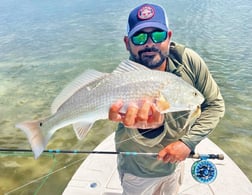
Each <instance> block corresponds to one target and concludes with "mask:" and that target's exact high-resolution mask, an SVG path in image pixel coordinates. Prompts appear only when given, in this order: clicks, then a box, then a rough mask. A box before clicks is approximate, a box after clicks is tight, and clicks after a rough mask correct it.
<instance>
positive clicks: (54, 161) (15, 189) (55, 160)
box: [4, 153, 57, 195]
mask: <svg viewBox="0 0 252 195" xmlns="http://www.w3.org/2000/svg"><path fill="white" fill-rule="evenodd" d="M27 154H28V153H27ZM23 155H25V153H23ZM46 155H47V156H49V157H52V158H53V165H52V167H51V169H50V171H49V172H52V171H53V169H54V168H55V166H56V162H57V159H56V158H55V155H53V154H46ZM13 156H16V154H14V155H13ZM27 156H28V155H27ZM47 175H48V174H47ZM47 175H45V176H42V177H40V178H37V179H34V180H32V181H30V182H27V183H25V184H23V185H21V186H19V187H17V188H14V189H12V190H11V191H9V192H6V193H4V194H5V195H8V194H10V193H13V192H15V191H17V190H20V189H22V188H24V187H26V186H28V185H30V184H32V183H35V182H37V181H39V180H41V179H43V178H45V180H44V181H43V182H42V183H41V184H40V186H39V187H38V189H37V190H36V191H35V192H34V194H37V193H38V192H39V190H40V189H41V188H42V186H43V185H44V184H45V183H46V181H47V179H48V178H49V177H48V176H47Z"/></svg>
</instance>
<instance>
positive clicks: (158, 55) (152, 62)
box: [124, 28, 171, 69]
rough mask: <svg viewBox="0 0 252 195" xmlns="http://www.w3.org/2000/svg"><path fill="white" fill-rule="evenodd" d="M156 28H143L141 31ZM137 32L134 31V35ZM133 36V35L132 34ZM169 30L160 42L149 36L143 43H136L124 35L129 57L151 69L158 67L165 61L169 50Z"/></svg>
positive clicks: (154, 29)
mask: <svg viewBox="0 0 252 195" xmlns="http://www.w3.org/2000/svg"><path fill="white" fill-rule="evenodd" d="M157 30H158V29H156V28H144V29H142V30H141V32H147V33H149V32H154V31H157ZM136 34H138V32H137V33H135V35H136ZM133 36H134V35H133ZM170 37H171V31H169V32H167V37H166V39H165V40H164V41H162V42H160V43H154V42H153V40H152V39H151V37H150V36H148V40H147V42H146V43H145V44H143V45H136V44H134V43H133V42H132V39H131V38H128V37H125V38H124V41H125V45H126V48H127V50H128V51H129V52H130V56H131V59H132V60H134V61H136V62H138V63H140V64H143V65H144V66H146V67H148V68H151V69H158V68H159V67H160V66H161V65H162V64H163V62H164V61H165V59H166V57H167V55H168V52H169V43H170Z"/></svg>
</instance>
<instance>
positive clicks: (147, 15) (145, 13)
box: [137, 5, 155, 20]
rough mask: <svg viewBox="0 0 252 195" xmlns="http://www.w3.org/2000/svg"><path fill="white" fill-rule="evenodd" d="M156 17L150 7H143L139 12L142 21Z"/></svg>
mask: <svg viewBox="0 0 252 195" xmlns="http://www.w3.org/2000/svg"><path fill="white" fill-rule="evenodd" d="M154 15H155V11H154V9H153V8H152V7H151V6H149V5H146V6H143V7H141V8H140V9H139V10H138V14H137V16H138V18H139V19H140V20H148V19H151V18H152V17H153V16H154Z"/></svg>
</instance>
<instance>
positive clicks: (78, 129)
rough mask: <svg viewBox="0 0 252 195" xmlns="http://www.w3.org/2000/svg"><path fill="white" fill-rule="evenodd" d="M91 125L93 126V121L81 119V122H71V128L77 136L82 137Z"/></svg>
mask: <svg viewBox="0 0 252 195" xmlns="http://www.w3.org/2000/svg"><path fill="white" fill-rule="evenodd" d="M92 126H93V123H90V122H87V121H82V122H78V123H75V124H73V129H74V132H75V134H76V136H77V138H78V139H83V138H84V137H85V136H86V135H87V134H88V132H89V130H90V129H91V128H92Z"/></svg>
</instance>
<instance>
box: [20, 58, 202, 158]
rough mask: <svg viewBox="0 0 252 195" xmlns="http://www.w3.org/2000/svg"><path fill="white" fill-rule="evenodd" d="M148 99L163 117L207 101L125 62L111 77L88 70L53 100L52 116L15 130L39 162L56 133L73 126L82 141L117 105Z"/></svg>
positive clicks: (168, 77) (177, 82)
mask: <svg viewBox="0 0 252 195" xmlns="http://www.w3.org/2000/svg"><path fill="white" fill-rule="evenodd" d="M148 98H149V99H152V100H155V104H156V105H157V109H158V111H159V112H161V113H168V112H177V111H186V110H188V111H192V113H193V112H194V111H197V108H199V105H201V104H202V102H203V101H204V97H203V95H202V94H201V93H200V92H199V91H198V90H197V89H195V88H194V87H193V86H192V85H190V84H189V83H187V82H186V81H184V80H183V79H182V78H180V77H178V76H176V75H175V74H172V73H169V72H164V71H158V70H151V69H149V68H146V67H145V66H143V65H141V64H138V63H136V62H133V61H131V60H123V61H122V62H121V63H120V64H119V65H118V67H117V68H116V69H115V70H114V71H112V72H111V73H104V72H100V71H97V70H94V69H87V70H86V71H84V73H82V74H81V75H80V76H78V77H77V78H76V79H74V80H73V81H72V82H71V83H70V84H68V85H67V86H66V87H65V88H64V89H63V90H62V91H61V92H60V93H59V95H58V96H57V97H56V98H55V99H54V101H53V103H52V105H51V115H50V116H47V117H45V118H43V119H39V120H31V121H24V122H20V123H18V124H16V128H19V129H20V130H22V131H23V132H24V133H25V134H26V136H27V139H28V141H29V143H30V146H31V148H32V151H33V153H34V158H35V159H37V158H38V157H39V156H40V155H41V153H42V152H43V150H44V149H45V148H46V146H47V144H48V142H49V140H50V139H51V137H52V136H53V134H54V133H55V132H56V131H57V130H59V129H61V128H63V127H65V126H68V125H73V130H74V132H75V134H76V136H77V138H78V139H83V138H84V137H85V136H86V135H87V133H88V132H89V131H90V129H91V128H92V126H93V124H94V123H95V122H96V121H97V120H100V119H107V118H108V112H109V108H110V106H111V105H112V104H113V103H115V102H116V101H118V100H123V102H124V105H126V106H127V105H129V104H130V103H132V102H139V101H140V100H141V99H148ZM126 109H127V108H125V106H124V108H123V109H122V110H126ZM120 112H124V111H120Z"/></svg>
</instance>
